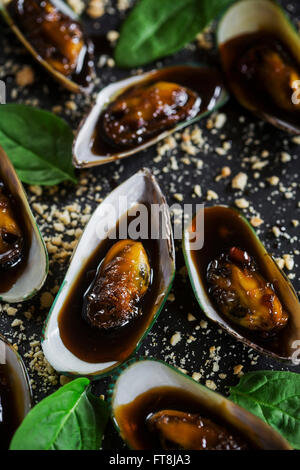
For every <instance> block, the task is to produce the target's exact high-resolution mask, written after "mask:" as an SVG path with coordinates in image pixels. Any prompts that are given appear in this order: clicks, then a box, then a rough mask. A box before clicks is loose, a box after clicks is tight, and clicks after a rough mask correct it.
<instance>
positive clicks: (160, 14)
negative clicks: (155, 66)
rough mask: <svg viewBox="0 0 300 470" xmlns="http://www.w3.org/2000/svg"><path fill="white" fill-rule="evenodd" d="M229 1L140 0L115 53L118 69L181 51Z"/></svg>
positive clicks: (123, 29)
mask: <svg viewBox="0 0 300 470" xmlns="http://www.w3.org/2000/svg"><path fill="white" fill-rule="evenodd" d="M232 2H233V0H162V1H159V0H140V1H139V2H138V4H137V5H136V6H135V8H134V9H133V10H132V11H131V13H130V14H129V16H128V18H127V19H126V20H125V22H124V24H123V26H122V28H121V33H120V38H119V41H118V44H117V47H116V50H115V60H116V63H117V65H119V66H120V67H136V66H140V65H144V64H147V63H149V62H152V61H153V60H155V59H158V58H160V57H164V56H166V55H169V54H173V53H174V52H176V51H178V50H179V49H181V48H182V47H183V46H184V45H185V44H187V43H189V42H191V41H192V40H193V39H194V38H195V36H196V35H197V34H198V33H199V32H200V31H202V29H203V28H205V26H207V25H208V24H209V23H210V22H211V21H212V20H213V19H214V18H215V17H216V16H218V15H219V14H220V13H221V12H222V11H223V10H224V8H226V7H227V6H228V5H230V4H231V3H232Z"/></svg>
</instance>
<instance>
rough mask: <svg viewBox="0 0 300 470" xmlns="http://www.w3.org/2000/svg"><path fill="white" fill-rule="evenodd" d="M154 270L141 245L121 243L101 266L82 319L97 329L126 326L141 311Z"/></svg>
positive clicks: (85, 303)
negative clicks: (143, 298) (142, 300)
mask: <svg viewBox="0 0 300 470" xmlns="http://www.w3.org/2000/svg"><path fill="white" fill-rule="evenodd" d="M150 276H151V268H150V265H149V260H148V256H147V253H146V251H145V249H144V247H143V245H142V243H141V242H136V241H134V240H120V241H119V242H117V243H115V244H114V245H113V246H112V247H111V248H110V250H109V251H108V253H107V255H106V256H105V258H104V260H103V262H102V263H101V264H100V266H99V268H98V270H97V274H96V277H95V280H94V281H93V282H92V284H91V286H90V287H89V288H88V290H87V292H86V293H85V295H84V304H83V317H84V318H85V319H86V320H87V322H88V323H89V324H90V325H91V326H93V327H94V328H98V329H100V330H105V331H108V330H111V329H115V328H120V327H122V326H124V325H126V324H127V323H128V322H130V320H132V319H133V318H135V317H136V316H138V315H141V314H142V312H141V310H140V309H139V307H138V303H139V301H140V300H141V298H142V297H143V296H144V295H145V293H146V292H147V289H148V287H149V284H150Z"/></svg>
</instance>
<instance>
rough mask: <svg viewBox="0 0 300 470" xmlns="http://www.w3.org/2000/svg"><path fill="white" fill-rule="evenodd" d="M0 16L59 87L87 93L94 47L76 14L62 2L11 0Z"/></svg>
mask: <svg viewBox="0 0 300 470" xmlns="http://www.w3.org/2000/svg"><path fill="white" fill-rule="evenodd" d="M0 13H1V14H2V15H3V17H4V19H5V21H6V22H7V23H8V25H9V26H10V27H11V29H12V30H13V32H14V33H15V34H16V36H17V37H18V39H19V40H20V41H21V42H22V44H23V45H24V46H25V48H26V49H27V50H28V52H30V54H31V55H32V56H33V57H34V58H35V60H37V61H38V62H39V63H40V64H41V65H42V66H43V67H44V68H45V69H46V70H47V71H48V72H49V73H50V74H51V75H52V76H53V78H55V79H56V80H58V81H59V82H60V83H61V85H62V86H64V87H65V88H67V89H68V90H70V91H72V92H74V93H78V92H81V91H85V92H87V91H88V90H89V89H90V87H91V86H92V82H93V81H92V78H93V74H94V58H93V52H94V47H93V44H92V42H91V41H90V40H89V39H88V38H87V37H86V35H85V33H84V30H83V27H82V25H81V23H80V22H79V18H78V17H77V15H76V14H75V13H74V12H73V10H71V9H70V8H69V7H68V6H67V4H66V3H65V2H63V1H62V0H11V1H10V2H9V3H8V4H7V5H6V6H4V5H3V4H1V3H0Z"/></svg>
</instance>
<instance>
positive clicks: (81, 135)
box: [73, 65, 228, 168]
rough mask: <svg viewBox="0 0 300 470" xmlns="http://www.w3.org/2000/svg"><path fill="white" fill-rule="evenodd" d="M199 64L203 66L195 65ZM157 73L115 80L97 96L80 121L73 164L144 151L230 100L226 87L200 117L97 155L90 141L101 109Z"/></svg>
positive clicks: (91, 163) (95, 162)
mask: <svg viewBox="0 0 300 470" xmlns="http://www.w3.org/2000/svg"><path fill="white" fill-rule="evenodd" d="M195 67H200V66H196V65H195ZM154 73H155V70H153V71H151V72H146V73H144V74H142V75H139V76H134V77H130V78H127V79H125V80H121V81H118V82H116V83H112V84H111V85H108V86H107V87H105V88H103V89H102V90H101V91H100V93H99V94H98V96H97V99H96V102H95V104H94V105H93V107H92V108H91V110H90V112H89V114H88V115H87V116H86V118H84V119H83V121H82V123H81V124H80V126H79V129H78V132H77V135H76V137H75V140H74V146H73V163H74V165H75V167H77V168H84V167H91V166H95V165H103V164H105V163H109V162H111V161H114V160H119V159H121V158H125V157H128V156H130V155H133V154H135V153H137V152H139V151H141V150H144V149H146V148H148V147H150V146H151V145H154V144H155V143H157V142H158V141H160V140H162V139H164V138H165V137H167V136H168V135H170V134H172V133H174V132H175V131H176V130H180V129H182V128H184V127H186V126H189V125H190V124H192V123H194V122H196V121H198V120H199V119H201V118H202V117H204V116H206V115H207V114H209V113H211V112H212V111H214V110H217V109H218V108H220V107H221V106H223V104H225V103H226V101H227V99H228V95H227V92H226V91H225V89H223V90H222V92H221V94H220V96H219V98H218V99H217V102H216V104H215V106H214V107H213V108H211V109H209V110H207V111H206V112H204V113H202V114H200V115H198V116H196V117H195V118H193V119H191V120H188V121H186V122H181V123H179V124H178V125H177V126H175V127H174V128H173V129H169V130H166V131H164V132H162V133H161V134H160V135H158V136H156V137H154V138H153V139H151V140H149V141H147V142H145V143H144V144H142V145H139V146H138V147H135V148H132V149H130V150H123V151H116V153H114V154H113V155H95V154H94V153H93V152H92V150H91V145H90V144H91V142H92V137H93V133H94V130H95V126H96V123H97V121H98V118H99V116H100V114H101V112H102V111H103V110H104V109H105V108H106V107H107V106H108V104H109V103H111V102H112V101H113V100H114V99H115V98H117V97H118V95H120V94H121V93H122V92H123V91H124V90H126V89H127V88H128V87H130V86H132V85H136V84H138V83H139V82H142V81H144V80H145V79H148V78H151V75H153V74H154Z"/></svg>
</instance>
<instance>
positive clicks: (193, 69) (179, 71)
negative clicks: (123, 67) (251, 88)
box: [73, 65, 228, 167]
mask: <svg viewBox="0 0 300 470" xmlns="http://www.w3.org/2000/svg"><path fill="white" fill-rule="evenodd" d="M227 98H228V95H227V92H226V90H225V88H224V85H223V80H222V77H221V76H220V73H219V71H218V70H217V69H215V68H210V67H207V66H200V65H199V66H198V65H182V66H174V67H167V68H163V69H160V70H153V71H151V72H147V73H144V74H143V75H140V76H133V77H130V78H128V79H125V80H122V81H120V82H116V83H113V84H111V85H109V86H108V87H106V88H104V89H103V90H101V91H100V93H99V94H98V97H97V100H96V103H95V104H94V105H93V107H92V109H91V111H90V112H89V114H88V115H87V116H86V117H85V118H84V120H83V121H82V123H81V125H80V127H79V129H78V133H77V136H76V138H75V141H74V147H73V157H74V164H75V166H77V167H84V166H93V165H100V164H104V163H108V162H110V161H113V160H115V159H119V158H125V157H127V156H129V155H133V154H134V153H137V152H139V151H140V150H143V149H145V148H147V147H149V146H150V145H153V144H155V143H157V142H158V141H159V140H161V139H163V138H165V137H167V136H168V135H170V134H171V133H173V132H175V131H176V130H179V129H182V128H183V127H185V126H188V125H190V124H192V123H193V122H196V121H197V120H199V119H201V118H202V117H203V116H205V115H207V114H208V113H210V112H212V111H213V110H216V109H218V108H219V107H220V106H222V105H223V104H224V103H225V102H226V101H227Z"/></svg>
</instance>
